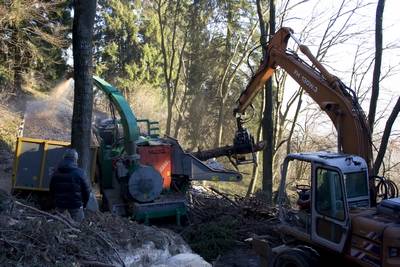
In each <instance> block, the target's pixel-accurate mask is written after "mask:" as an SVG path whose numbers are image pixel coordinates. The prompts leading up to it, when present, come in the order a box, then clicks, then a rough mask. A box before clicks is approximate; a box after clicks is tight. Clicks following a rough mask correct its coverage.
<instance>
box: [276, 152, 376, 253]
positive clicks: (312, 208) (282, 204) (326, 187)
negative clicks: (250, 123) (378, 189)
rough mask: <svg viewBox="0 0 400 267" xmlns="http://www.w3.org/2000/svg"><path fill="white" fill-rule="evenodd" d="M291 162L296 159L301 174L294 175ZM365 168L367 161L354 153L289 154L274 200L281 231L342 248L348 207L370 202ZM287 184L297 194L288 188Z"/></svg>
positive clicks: (359, 206) (364, 204)
mask: <svg viewBox="0 0 400 267" xmlns="http://www.w3.org/2000/svg"><path fill="white" fill-rule="evenodd" d="M292 162H297V164H296V166H295V168H296V171H295V172H294V173H296V174H299V164H300V165H301V166H302V167H301V168H300V170H303V171H301V172H302V173H301V176H302V177H301V178H299V177H294V178H293V176H292V175H293V171H292V170H290V169H289V168H288V167H289V164H290V163H292ZM306 165H307V166H308V168H306V167H304V166H306ZM305 170H307V171H306V172H305ZM367 170H368V168H367V164H366V162H365V161H364V160H363V159H362V158H361V157H358V156H354V155H345V154H338V153H330V152H314V153H296V154H289V155H288V156H287V157H286V159H285V161H284V163H283V167H282V179H281V183H280V188H279V194H278V201H277V202H278V203H277V204H278V207H279V218H280V220H281V222H282V226H281V227H282V232H283V233H286V234H288V235H290V236H293V237H295V238H297V239H301V240H308V241H309V242H310V243H311V242H313V243H317V244H319V245H321V246H323V247H328V248H330V249H331V250H333V251H337V252H342V250H343V248H344V244H345V242H346V238H347V236H348V232H349V227H350V215H349V210H350V209H352V208H361V207H365V208H368V207H369V206H370V202H369V199H370V198H369V189H368V171H367ZM288 177H290V178H288ZM307 178H308V181H307ZM298 182H300V184H299V183H298ZM290 188H294V189H295V192H296V193H297V194H293V193H292V194H291V193H290V192H288V191H290Z"/></svg>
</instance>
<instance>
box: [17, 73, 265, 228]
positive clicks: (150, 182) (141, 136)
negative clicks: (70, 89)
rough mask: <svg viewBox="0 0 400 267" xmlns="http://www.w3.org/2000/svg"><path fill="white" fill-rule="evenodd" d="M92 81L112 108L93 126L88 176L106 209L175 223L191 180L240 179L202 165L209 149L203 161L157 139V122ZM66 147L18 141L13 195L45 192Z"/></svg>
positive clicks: (243, 149)
mask: <svg viewBox="0 0 400 267" xmlns="http://www.w3.org/2000/svg"><path fill="white" fill-rule="evenodd" d="M93 80H94V85H95V86H96V87H97V89H99V90H100V91H102V92H103V93H104V94H105V96H106V97H107V99H108V100H109V104H110V109H111V112H110V113H111V116H108V117H103V118H101V119H100V118H97V119H95V122H94V123H93V138H95V139H97V142H95V143H98V147H97V148H96V149H93V153H94V154H93V156H92V158H93V161H92V162H93V165H92V173H91V174H90V176H91V177H92V178H93V181H94V182H95V183H97V184H98V185H99V189H100V193H101V196H102V208H103V209H104V210H109V211H111V212H113V213H115V214H119V215H125V216H132V217H133V218H134V219H136V220H143V221H145V222H148V221H149V220H150V219H151V218H160V217H167V216H176V218H177V222H178V223H179V221H180V217H181V216H183V215H185V214H186V202H185V199H186V197H185V191H186V189H187V188H188V186H189V184H190V181H196V180H197V181H198V180H202V181H232V182H235V181H240V180H241V179H242V175H241V174H240V173H239V172H237V171H230V170H225V169H223V170H220V169H213V168H212V167H209V166H208V165H207V164H206V163H204V162H203V161H204V160H206V159H209V158H212V157H214V155H215V153H213V151H212V150H211V151H203V152H202V153H201V154H199V157H200V156H201V160H203V161H201V160H199V159H198V158H196V157H195V156H194V155H193V154H191V153H187V152H185V151H184V150H183V149H182V147H181V146H180V144H179V143H178V141H177V140H175V139H173V138H170V137H164V138H161V137H160V136H159V126H158V125H159V124H158V122H154V121H150V120H139V119H137V118H136V117H135V115H134V113H133V111H132V110H131V108H130V106H129V103H128V102H127V101H126V99H125V98H124V96H123V95H122V94H121V92H120V91H119V90H118V89H116V88H115V87H113V86H112V85H111V84H109V83H108V82H106V81H104V80H102V79H101V78H99V77H93ZM139 126H141V127H139ZM32 142H34V143H33V144H34V145H32ZM68 145H69V144H68V143H61V142H57V141H49V140H31V139H27V138H19V139H18V142H17V148H16V156H15V164H14V175H13V190H14V191H15V190H18V191H25V192H31V191H42V192H46V191H48V185H49V181H50V177H51V173H52V171H54V169H55V168H56V166H57V163H58V162H59V161H60V160H61V157H62V153H63V149H65V147H66V146H68ZM255 149H257V150H259V149H262V147H253V146H246V144H240V145H238V146H237V147H234V146H232V147H224V148H222V149H220V150H218V156H220V155H221V153H222V154H225V155H235V154H246V153H249V152H252V151H254V150H255ZM221 151H222V152H221ZM32 162H35V164H34V165H35V166H36V167H35V168H33V167H32V164H31V163H32ZM32 168H33V169H34V171H33V169H32Z"/></svg>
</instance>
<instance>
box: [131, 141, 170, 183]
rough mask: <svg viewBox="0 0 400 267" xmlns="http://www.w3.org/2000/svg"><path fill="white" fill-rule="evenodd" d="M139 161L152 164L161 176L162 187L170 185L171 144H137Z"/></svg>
mask: <svg viewBox="0 0 400 267" xmlns="http://www.w3.org/2000/svg"><path fill="white" fill-rule="evenodd" d="M138 150H139V155H140V163H141V164H145V165H151V166H153V167H154V168H155V169H156V170H157V171H158V172H159V173H160V174H161V176H162V177H163V179H164V181H163V188H164V189H169V188H170V186H171V170H172V160H171V152H172V149H171V146H170V145H155V146H139V147H138Z"/></svg>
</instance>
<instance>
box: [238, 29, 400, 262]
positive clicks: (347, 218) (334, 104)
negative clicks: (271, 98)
mask: <svg viewBox="0 0 400 267" xmlns="http://www.w3.org/2000/svg"><path fill="white" fill-rule="evenodd" d="M290 38H292V39H294V40H295V42H296V43H297V44H298V45H299V50H300V51H301V52H302V53H303V54H304V55H305V56H306V57H307V58H308V59H309V61H310V62H311V63H312V64H309V63H307V62H306V61H304V60H303V59H302V58H300V56H299V55H298V54H297V53H295V52H293V51H290V50H289V49H287V46H288V41H289V39H290ZM266 51H267V53H266V55H265V57H264V59H263V62H262V63H261V65H260V66H259V68H258V70H257V71H256V73H255V74H254V75H253V77H252V78H251V80H250V81H249V83H248V85H247V87H246V88H245V90H244V91H243V92H242V93H241V95H240V97H239V99H238V102H237V106H236V108H235V110H234V113H235V116H236V117H237V118H238V128H239V129H240V131H241V132H243V131H244V127H243V125H242V123H241V119H240V118H241V117H243V116H244V115H245V111H246V109H247V108H248V107H249V106H250V105H251V103H252V100H253V99H254V98H255V96H256V95H257V93H258V92H260V91H261V90H262V89H263V87H264V84H265V83H266V82H267V81H268V80H269V79H271V76H272V75H273V73H274V72H275V70H276V68H278V67H280V68H281V69H283V70H284V71H286V72H287V73H288V74H289V75H290V76H291V77H292V78H293V79H294V80H295V81H296V82H297V83H298V84H299V85H300V86H301V87H302V88H303V90H304V91H305V92H306V93H307V94H308V95H309V96H310V97H311V98H312V99H313V100H314V101H315V102H316V103H317V104H318V105H319V107H320V108H321V109H322V110H323V111H324V112H325V113H326V114H327V115H328V116H329V118H330V120H331V121H332V122H333V124H334V126H335V128H336V131H337V150H338V151H337V152H306V153H293V154H289V155H287V156H286V158H285V159H284V162H283V164H282V168H281V178H280V186H279V191H278V199H277V207H278V214H279V215H278V217H279V224H278V226H277V230H278V231H279V233H280V234H281V237H282V240H281V241H282V242H281V244H279V245H276V246H273V245H272V244H270V243H269V242H268V241H267V240H265V239H263V238H261V237H260V238H257V237H256V238H252V239H250V240H249V241H251V243H252V245H253V248H254V249H255V251H256V252H257V253H258V254H259V255H260V258H261V264H262V266H269V267H271V266H272V267H282V266H298V267H306V266H322V265H321V264H322V262H323V261H322V259H327V258H329V259H330V264H332V259H333V261H335V259H339V261H340V262H344V263H347V264H350V266H365V267H378V266H382V267H394V266H400V215H399V214H400V213H399V211H400V198H398V190H397V188H396V187H395V185H393V183H391V182H388V184H386V185H385V186H384V188H386V189H387V188H388V187H389V186H390V188H395V189H393V190H389V191H390V192H389V193H388V190H387V191H386V195H384V196H383V197H382V195H380V196H381V197H382V198H383V200H382V201H380V203H379V204H378V205H376V204H377V203H376V199H377V196H378V190H376V185H375V177H369V173H372V143H371V136H370V130H369V127H368V123H367V119H366V116H365V114H364V112H363V110H362V109H361V107H360V105H359V103H358V101H357V98H356V95H355V93H354V91H352V90H351V89H350V88H348V87H347V86H346V85H344V83H343V82H342V81H341V80H340V79H339V78H338V77H336V76H334V75H332V74H331V73H329V72H328V71H327V69H326V68H325V67H324V66H323V65H322V64H321V63H320V62H319V61H318V60H317V59H316V58H315V57H314V56H313V55H312V53H311V51H310V50H309V48H308V47H307V46H305V45H303V44H301V43H300V42H299V41H298V40H297V39H296V38H295V36H294V34H293V30H292V29H290V28H287V27H283V28H281V29H279V30H278V31H277V32H276V34H275V35H274V36H273V37H272V38H271V40H270V41H269V43H268V45H267V49H266ZM250 139H251V138H250ZM293 162H300V163H302V164H307V165H308V166H309V168H308V169H307V170H308V172H307V173H303V176H304V175H305V176H306V178H307V183H305V184H297V185H295V188H296V192H297V194H298V196H297V197H298V200H297V202H295V204H294V205H290V203H289V202H290V201H288V192H287V190H288V188H289V187H290V186H291V184H290V181H289V180H290V179H289V178H288V168H289V165H290V164H292V163H293ZM302 181H304V179H303V180H302ZM303 183H304V182H303ZM328 265H329V264H328ZM328 265H327V266H328ZM329 266H330V265H329Z"/></svg>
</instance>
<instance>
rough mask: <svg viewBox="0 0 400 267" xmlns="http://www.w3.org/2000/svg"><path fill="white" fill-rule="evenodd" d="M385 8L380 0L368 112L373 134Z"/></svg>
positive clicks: (383, 0)
mask: <svg viewBox="0 0 400 267" xmlns="http://www.w3.org/2000/svg"><path fill="white" fill-rule="evenodd" d="M384 7H385V0H379V1H378V6H377V7H376V18H375V66H374V74H373V77H372V93H371V100H370V104H369V112H368V123H369V128H370V130H371V134H372V133H373V130H374V123H375V114H376V104H377V102H378V97H379V79H380V76H381V65H382V18H383V9H384Z"/></svg>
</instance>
